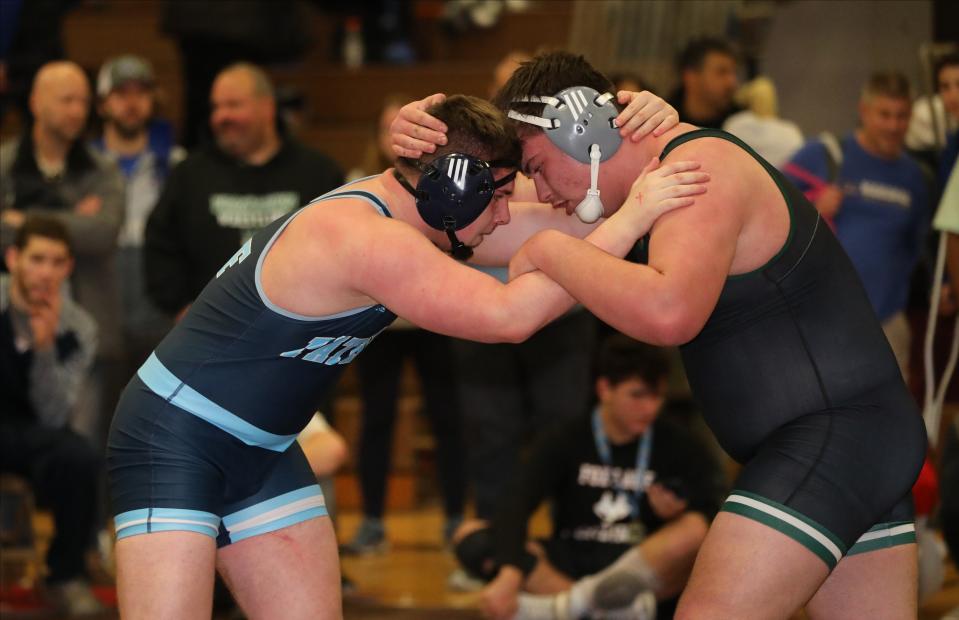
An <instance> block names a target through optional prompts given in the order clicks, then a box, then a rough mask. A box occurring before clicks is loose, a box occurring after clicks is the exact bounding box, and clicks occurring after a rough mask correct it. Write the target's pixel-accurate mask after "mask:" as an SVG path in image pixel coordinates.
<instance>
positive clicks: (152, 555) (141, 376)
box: [107, 96, 703, 619]
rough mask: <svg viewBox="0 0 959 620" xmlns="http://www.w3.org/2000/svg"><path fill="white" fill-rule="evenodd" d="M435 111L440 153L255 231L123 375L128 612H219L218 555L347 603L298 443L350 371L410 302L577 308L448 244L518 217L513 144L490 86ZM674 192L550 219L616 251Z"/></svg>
mask: <svg viewBox="0 0 959 620" xmlns="http://www.w3.org/2000/svg"><path fill="white" fill-rule="evenodd" d="M431 111H432V112H433V113H434V114H435V115H436V116H437V117H439V118H440V119H441V120H443V121H444V122H445V123H446V124H447V125H448V127H449V143H448V144H447V145H446V147H445V148H444V149H440V150H438V151H437V153H435V154H434V156H431V157H424V158H423V159H422V160H421V161H419V162H412V161H402V162H399V163H398V167H397V169H395V170H393V169H391V170H387V171H385V172H384V173H383V174H380V175H377V176H373V177H368V178H366V179H361V180H359V181H357V182H355V183H352V184H350V185H348V186H344V187H343V188H340V189H339V190H334V191H333V192H330V193H329V194H326V195H324V196H321V197H320V198H317V199H316V200H314V201H313V202H311V203H310V204H308V205H307V206H305V207H303V208H302V209H300V210H298V211H295V212H293V213H290V214H287V215H285V216H283V217H281V218H280V219H278V220H277V221H275V222H273V223H272V224H270V225H268V226H266V227H265V228H263V229H262V230H261V231H259V232H258V233H256V234H255V235H254V236H253V237H252V238H251V239H250V240H249V241H247V243H245V244H244V245H243V246H242V247H241V248H240V249H239V251H238V252H237V253H236V254H235V255H234V256H233V257H232V258H231V259H230V260H229V261H227V263H226V264H225V265H224V266H223V267H222V269H220V271H219V273H218V274H217V275H216V277H214V279H213V280H212V281H211V282H210V283H209V284H208V285H207V286H206V288H205V289H204V290H203V292H202V293H201V294H200V296H199V297H198V298H197V300H196V302H195V303H193V304H192V305H191V307H190V309H189V311H188V312H187V313H186V315H185V316H184V318H183V319H182V320H181V321H180V322H179V323H177V325H176V327H175V328H174V329H173V331H171V332H170V334H169V335H168V336H167V337H166V338H165V339H164V340H163V342H161V343H160V345H159V346H158V347H157V349H156V350H155V351H154V353H153V354H152V355H151V356H150V358H149V359H148V360H147V361H146V362H145V363H144V365H143V366H142V367H141V368H140V370H139V371H138V372H137V375H136V376H135V377H134V378H133V379H132V380H131V382H130V384H129V385H128V386H127V388H126V390H125V392H124V394H123V396H122V398H121V399H120V403H119V405H118V407H117V413H116V416H115V417H114V421H113V426H112V428H111V433H110V441H109V446H108V453H107V459H108V465H109V470H110V478H111V480H110V485H111V494H112V497H113V502H114V510H115V511H116V513H117V517H116V528H117V538H118V542H117V547H116V553H117V567H118V571H117V572H118V577H117V580H118V591H119V599H120V611H121V615H123V616H124V617H126V618H157V617H164V618H166V617H169V618H178V619H186V618H199V617H205V618H208V617H209V615H210V607H211V602H212V601H211V598H212V589H213V577H214V572H215V570H219V571H220V572H221V574H223V576H224V579H225V581H226V583H227V585H228V586H229V587H230V589H231V590H232V591H233V594H234V595H235V598H236V599H237V602H238V603H239V604H240V606H241V608H242V609H243V610H244V612H245V613H246V614H247V615H248V616H250V617H254V618H277V617H282V618H333V617H339V616H340V615H341V614H342V611H341V609H340V592H339V570H338V563H337V558H336V541H335V538H334V536H333V530H332V527H331V526H330V522H329V519H326V518H324V517H325V516H326V514H327V510H326V508H325V505H324V500H323V496H322V493H321V492H320V490H319V487H318V486H317V485H316V480H315V477H314V476H313V473H312V472H311V471H310V469H309V466H308V464H307V461H306V459H305V458H304V456H303V452H302V450H301V449H300V448H299V445H298V444H297V443H296V441H295V440H296V436H297V434H298V433H299V432H300V431H301V430H302V429H303V427H304V426H305V425H306V424H307V422H308V421H309V419H310V418H311V416H312V415H313V413H314V411H316V408H317V406H318V404H319V403H320V402H322V401H323V399H324V398H325V396H326V393H327V391H328V390H329V388H330V386H332V385H333V384H334V383H335V380H336V378H337V376H338V375H339V373H340V371H341V370H342V369H343V367H344V366H345V365H346V364H348V363H350V362H351V361H353V359H355V358H356V356H357V355H359V354H360V353H361V351H362V350H363V349H364V348H366V346H367V345H368V344H369V343H370V342H371V341H372V340H373V339H374V338H375V337H376V335H377V334H378V333H379V332H380V331H382V330H383V329H384V328H385V327H386V326H387V325H389V324H390V323H391V322H392V321H393V320H394V319H395V318H396V316H397V315H399V316H403V317H404V318H406V319H408V320H410V321H411V322H413V323H415V324H417V325H419V326H421V327H423V328H424V329H429V330H432V331H436V332H439V333H443V334H447V335H452V336H458V337H462V338H470V339H475V340H481V341H488V342H489V341H518V340H522V339H524V338H527V337H528V336H529V335H530V334H531V333H533V332H534V331H535V330H537V329H539V328H540V327H542V326H543V325H545V324H546V323H547V322H549V321H550V320H551V319H553V318H555V317H556V316H558V315H559V314H560V313H562V312H563V311H565V310H566V309H567V308H568V307H569V306H570V305H572V303H573V301H572V299H571V298H569V296H568V295H567V294H566V293H565V292H564V291H562V290H561V289H559V288H558V287H556V286H555V284H553V283H551V282H550V281H549V280H548V279H547V278H545V277H542V276H540V275H539V274H534V275H531V276H529V277H524V278H518V279H517V280H516V282H512V283H510V284H508V285H504V284H502V283H501V282H499V281H497V280H495V279H493V278H492V277H489V276H487V275H485V274H482V273H480V272H478V271H476V270H474V269H471V268H469V267H467V266H464V265H462V264H461V263H458V262H456V261H453V260H450V258H449V256H448V255H447V254H446V253H451V254H452V255H453V256H454V257H457V258H465V257H467V256H469V255H470V254H471V253H472V251H473V248H477V249H478V250H482V249H483V248H479V247H477V246H480V244H481V243H482V242H483V239H484V237H486V236H487V235H490V234H491V233H492V232H493V231H494V230H495V229H496V228H497V227H498V226H500V225H501V224H507V223H508V222H509V221H510V217H511V216H510V209H509V207H508V205H507V199H508V197H509V195H510V192H511V190H512V174H513V172H514V170H515V167H516V162H517V160H518V156H519V146H518V142H517V141H516V136H515V133H514V132H513V131H512V129H511V128H510V127H509V126H508V125H507V123H506V119H505V117H504V115H503V114H502V113H501V112H500V111H498V110H497V109H496V108H495V107H493V106H492V105H491V104H489V103H488V102H485V101H483V100H480V99H476V98H473V97H464V96H454V97H450V98H449V99H447V100H446V101H445V102H443V103H441V104H438V105H437V106H435V107H434V108H432V109H431ZM684 178H685V179H686V180H689V177H684ZM701 180H702V179H701V178H699V180H695V179H693V180H692V182H691V183H687V182H685V181H684V180H683V179H679V180H677V179H674V178H672V177H671V176H670V175H666V176H661V177H656V178H651V179H650V191H651V192H652V193H653V194H655V195H656V196H660V195H661V192H659V191H657V190H658V188H660V187H661V186H662V185H668V186H670V188H671V189H673V190H675V189H676V187H675V185H676V184H677V183H678V184H679V185H680V187H679V190H680V191H679V193H678V195H680V196H685V197H686V198H685V199H688V200H692V199H691V198H688V196H690V195H698V194H701V193H702V191H703V188H702V186H700V185H698V183H699V182H700V181H701ZM670 194H671V196H675V195H676V194H674V193H672V192H670ZM681 204H682V203H676V202H675V201H674V200H672V199H666V200H658V199H644V200H641V201H631V202H630V205H629V206H627V207H626V208H623V209H621V210H620V213H622V216H620V217H617V218H610V220H607V221H606V222H603V223H602V224H601V225H599V226H596V227H592V226H590V227H583V226H582V225H573V224H572V223H570V221H569V219H568V218H565V217H562V216H560V217H557V218H553V221H552V223H553V224H554V225H558V226H561V227H562V228H563V229H564V230H565V231H567V232H569V233H572V234H578V235H586V234H587V233H588V238H589V239H590V240H591V241H592V242H595V243H597V244H598V245H600V246H601V247H603V248H604V249H607V250H609V251H614V252H618V251H624V249H623V247H622V246H627V245H631V244H632V243H633V240H634V239H635V238H636V237H637V236H639V235H642V234H644V233H645V232H646V231H647V230H648V229H649V228H650V227H651V226H652V223H653V222H654V221H655V220H656V218H658V217H659V215H661V214H662V213H663V212H665V211H666V210H669V209H670V208H674V207H676V206H681ZM544 211H545V214H546V215H550V214H551V213H552V212H551V211H550V209H549V208H548V207H545V209H539V210H535V212H536V213H537V214H538V218H539V219H538V220H537V221H538V223H539V224H540V225H541V226H545V225H549V223H550V218H548V217H544V216H543V212H544ZM519 215H520V214H517V216H518V217H517V219H518V220H523V219H525V215H524V217H520V216H519ZM590 231H591V232H590ZM509 232H510V231H507V233H509ZM524 233H525V236H524ZM528 235H529V230H528V229H527V228H524V227H522V226H521V227H519V229H518V234H516V235H515V236H514V240H513V242H512V247H509V244H508V243H505V244H504V243H500V244H497V246H496V247H498V248H501V249H502V250H503V252H504V253H503V254H502V255H500V256H499V257H498V260H499V261H500V262H501V263H505V262H506V260H507V259H508V257H509V256H510V255H511V254H512V251H514V250H515V248H516V247H517V246H518V244H519V243H520V242H521V241H522V240H523V239H525V237H526V236H528ZM482 245H483V246H486V245H487V244H486V243H482ZM541 308H544V309H545V310H541ZM278 594H281V595H280V596H278Z"/></svg>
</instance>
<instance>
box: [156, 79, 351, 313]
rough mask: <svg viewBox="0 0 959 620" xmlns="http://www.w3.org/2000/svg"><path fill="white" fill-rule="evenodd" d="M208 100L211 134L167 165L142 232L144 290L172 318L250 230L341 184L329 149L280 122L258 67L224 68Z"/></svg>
mask: <svg viewBox="0 0 959 620" xmlns="http://www.w3.org/2000/svg"><path fill="white" fill-rule="evenodd" d="M210 101H211V103H212V106H213V111H212V114H211V115H210V127H211V128H212V130H213V133H214V136H215V138H216V140H215V143H214V144H209V145H207V146H205V147H202V148H200V149H198V150H197V151H196V152H194V153H192V154H191V155H190V156H189V157H187V159H186V160H184V161H183V163H182V164H180V165H179V166H177V167H176V168H175V169H174V170H172V171H171V173H170V176H169V178H168V179H167V183H166V186H165V187H164V189H163V193H162V194H161V195H160V200H159V202H158V203H157V206H156V208H155V209H154V210H153V212H152V213H151V214H150V219H149V220H148V222H147V226H146V232H145V237H144V261H145V267H146V279H147V293H148V294H149V295H150V297H151V298H152V299H153V301H154V302H155V303H156V304H157V306H159V307H160V309H162V310H164V311H165V312H167V313H169V314H170V315H173V316H177V317H178V316H180V315H182V314H183V312H184V311H185V309H186V308H188V307H189V305H190V304H191V303H192V302H193V300H194V299H195V298H196V296H197V295H199V293H200V291H201V290H202V289H203V287H204V286H205V285H206V283H207V282H208V281H209V280H210V279H211V278H213V276H214V275H216V272H217V270H218V269H219V268H220V267H221V266H222V265H223V263H224V261H226V260H227V259H228V258H229V257H230V256H231V255H232V254H233V253H234V252H236V248H237V247H239V246H240V245H242V244H243V243H244V242H245V241H246V240H247V239H249V238H250V237H251V236H252V235H253V233H255V232H256V231H257V230H259V229H260V228H262V227H263V226H265V225H266V224H269V223H270V222H272V221H273V220H275V219H276V218H278V217H280V216H281V215H284V214H286V213H288V212H290V211H293V210H294V209H296V208H298V207H300V206H302V205H303V204H305V203H307V202H309V201H310V200H312V199H313V198H316V197H317V196H319V195H321V194H324V193H326V192H327V191H329V190H331V189H333V188H335V187H338V186H339V185H341V184H342V183H343V174H342V172H341V171H340V169H339V167H337V165H336V164H335V163H334V162H333V161H332V160H331V159H330V158H328V157H326V156H325V155H323V154H321V153H319V152H317V151H315V150H313V149H310V148H308V147H306V146H303V145H302V144H300V143H298V142H296V141H294V140H293V139H290V138H288V137H286V136H284V135H282V134H281V133H280V132H279V131H278V130H277V129H276V99H275V96H274V92H273V86H272V84H271V83H270V80H269V78H268V77H267V76H266V74H265V73H264V72H263V71H262V70H261V69H260V68H258V67H256V66H255V65H251V64H247V63H238V64H235V65H231V66H229V67H227V68H226V69H224V70H223V71H222V72H220V74H219V75H218V76H217V78H216V80H215V81H214V82H213V88H212V90H211V92H210Z"/></svg>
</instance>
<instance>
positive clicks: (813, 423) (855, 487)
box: [722, 385, 926, 570]
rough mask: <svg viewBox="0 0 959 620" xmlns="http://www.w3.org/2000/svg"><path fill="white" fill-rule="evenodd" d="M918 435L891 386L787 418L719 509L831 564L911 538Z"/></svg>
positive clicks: (921, 452) (916, 420) (916, 419)
mask: <svg viewBox="0 0 959 620" xmlns="http://www.w3.org/2000/svg"><path fill="white" fill-rule="evenodd" d="M925 451H926V433H925V426H924V425H923V422H922V418H921V416H919V414H918V412H917V411H916V405H915V403H914V402H913V401H912V396H911V395H910V394H909V393H908V392H907V391H906V390H905V389H904V387H903V386H901V385H890V386H889V387H888V388H886V389H879V390H876V392H875V393H874V394H872V395H871V396H870V398H868V399H863V400H862V401H861V402H859V403H854V404H847V405H845V406H842V407H834V408H832V409H830V410H828V411H823V412H817V413H812V414H808V415H805V416H802V417H800V418H797V419H795V420H793V421H791V422H789V423H787V424H785V425H783V426H782V427H780V428H779V429H777V430H775V431H773V432H772V433H771V434H770V436H768V437H767V438H766V439H765V440H764V441H763V442H762V444H761V445H760V446H759V448H758V450H757V451H756V452H755V454H754V455H753V456H752V458H750V460H749V461H748V462H747V463H746V464H745V466H744V467H743V469H742V472H741V473H740V475H739V478H738V480H737V481H736V484H735V485H734V490H733V492H732V494H731V495H730V496H729V497H728V499H727V500H726V503H725V504H724V505H723V507H722V510H724V511H726V512H733V513H736V514H739V515H742V516H744V517H748V518H750V519H753V520H755V521H759V522H760V523H763V524H765V525H768V526H770V527H772V528H775V529H777V530H779V531H780V532H782V533H783V534H786V535H787V536H789V537H790V538H792V539H794V540H796V541H797V542H799V543H800V544H802V545H803V546H805V547H806V548H807V549H809V550H810V551H812V552H813V553H815V554H816V555H817V556H819V557H820V558H821V559H822V560H823V562H825V563H826V565H827V566H829V568H830V570H831V569H832V568H834V567H835V566H836V564H837V563H838V562H839V560H840V559H842V557H843V556H845V555H852V554H856V553H864V552H868V551H873V550H876V549H882V548H886V547H892V546H895V545H901V544H908V543H914V542H915V541H916V531H915V524H914V522H913V505H912V496H911V490H912V485H913V484H914V483H915V480H916V477H917V476H918V475H919V470H920V469H921V467H922V463H923V459H924V457H925Z"/></svg>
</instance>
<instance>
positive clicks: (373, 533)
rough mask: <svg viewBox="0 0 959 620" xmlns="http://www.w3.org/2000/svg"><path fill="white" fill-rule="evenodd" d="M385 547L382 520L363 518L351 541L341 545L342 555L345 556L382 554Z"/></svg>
mask: <svg viewBox="0 0 959 620" xmlns="http://www.w3.org/2000/svg"><path fill="white" fill-rule="evenodd" d="M387 547H388V543H387V542H386V529H385V528H384V527H383V521H382V519H372V518H369V517H364V518H363V521H362V522H360V527H359V528H358V529H357V530H356V534H354V535H353V540H351V541H350V542H348V543H347V544H345V545H343V553H345V554H347V555H365V554H368V553H382V552H383V551H386V549H387Z"/></svg>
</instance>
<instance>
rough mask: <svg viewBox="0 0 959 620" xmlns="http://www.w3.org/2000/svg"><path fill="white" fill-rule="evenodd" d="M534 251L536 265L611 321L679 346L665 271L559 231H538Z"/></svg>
mask: <svg viewBox="0 0 959 620" xmlns="http://www.w3.org/2000/svg"><path fill="white" fill-rule="evenodd" d="M624 253H625V252H624ZM528 254H529V259H530V261H531V262H532V263H533V264H534V265H535V266H536V267H538V268H539V269H540V270H541V271H542V272H543V273H544V274H546V275H547V276H549V277H550V278H551V279H552V280H554V281H555V282H557V283H558V284H559V285H560V286H562V287H563V289H564V290H565V291H566V292H567V293H568V294H569V295H572V297H573V298H575V299H577V300H578V301H579V302H580V303H582V304H583V305H584V306H586V307H587V308H588V309H589V310H590V311H591V312H592V313H593V314H595V315H596V316H598V317H599V318H600V319H602V320H603V321H605V322H606V323H607V324H609V325H611V326H613V327H615V328H616V329H618V330H619V331H622V332H624V333H626V334H628V335H630V336H632V337H633V338H636V339H638V340H642V341H644V342H649V343H651V344H660V345H671V344H677V342H674V340H675V336H674V334H673V333H672V322H671V321H670V320H669V319H670V313H671V310H670V309H669V308H671V307H672V304H671V303H670V300H669V294H668V290H667V289H666V287H665V282H664V277H663V274H661V273H660V272H658V271H656V270H655V269H652V268H650V267H648V266H646V265H636V264H632V263H628V262H626V261H624V260H622V259H620V258H618V257H616V256H613V255H612V254H610V253H608V252H606V251H604V250H602V249H600V248H598V247H596V246H595V245H593V244H592V243H590V242H588V241H585V240H580V239H574V238H573V237H570V236H568V235H563V234H562V233H557V232H555V231H545V232H542V233H540V234H538V235H536V237H534V238H533V239H532V240H531V241H530V243H529V247H528Z"/></svg>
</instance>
